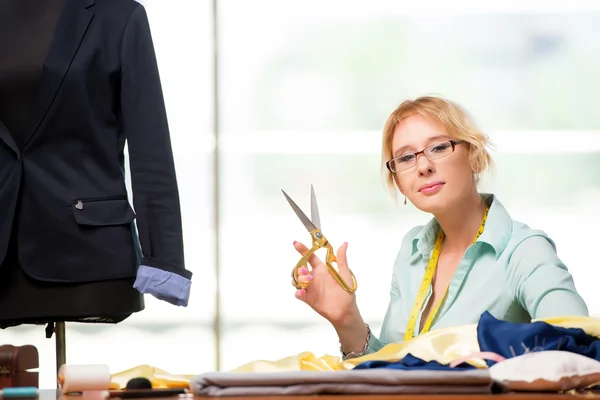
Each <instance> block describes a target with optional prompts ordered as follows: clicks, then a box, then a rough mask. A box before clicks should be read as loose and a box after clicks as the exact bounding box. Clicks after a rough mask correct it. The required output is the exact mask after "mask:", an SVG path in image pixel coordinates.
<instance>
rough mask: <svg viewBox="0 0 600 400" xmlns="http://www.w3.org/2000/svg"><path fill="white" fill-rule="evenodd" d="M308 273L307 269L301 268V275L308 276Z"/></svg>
mask: <svg viewBox="0 0 600 400" xmlns="http://www.w3.org/2000/svg"><path fill="white" fill-rule="evenodd" d="M307 272H308V271H307V270H306V268H304V267H302V268H300V273H301V274H306V273H307Z"/></svg>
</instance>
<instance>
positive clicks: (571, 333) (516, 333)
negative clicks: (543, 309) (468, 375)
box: [477, 311, 600, 366]
mask: <svg viewBox="0 0 600 400" xmlns="http://www.w3.org/2000/svg"><path fill="white" fill-rule="evenodd" d="M477 340H478V341H479V347H480V349H481V351H492V352H494V353H496V354H500V355H501V356H503V357H506V358H511V357H514V356H519V355H521V354H525V353H528V352H533V351H544V350H562V351H570V352H571V353H577V354H581V355H583V356H586V357H590V358H593V359H595V360H598V361H600V340H598V339H597V338H595V337H594V336H591V335H588V334H587V333H585V331H584V330H583V329H578V328H561V327H558V326H554V325H550V324H548V323H546V322H542V321H539V322H532V323H529V324H520V323H512V322H505V321H500V320H498V319H496V318H494V317H493V316H492V315H491V314H490V313H488V312H487V311H486V312H485V313H484V314H483V315H482V316H481V319H480V320H479V324H478V325H477ZM487 364H488V366H491V365H493V364H495V362H494V361H488V362H487Z"/></svg>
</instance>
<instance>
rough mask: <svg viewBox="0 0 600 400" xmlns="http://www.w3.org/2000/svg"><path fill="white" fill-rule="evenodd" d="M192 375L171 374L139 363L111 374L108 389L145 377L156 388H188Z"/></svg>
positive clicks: (117, 387)
mask: <svg viewBox="0 0 600 400" xmlns="http://www.w3.org/2000/svg"><path fill="white" fill-rule="evenodd" d="M195 375H197V374H193V375H172V374H170V373H168V372H167V371H164V370H162V369H160V368H156V367H152V366H150V365H139V366H137V367H134V368H131V369H128V370H125V371H121V372H119V373H116V374H113V375H112V376H111V382H110V389H112V390H118V389H122V388H124V387H125V386H127V382H129V380H131V379H133V378H146V379H148V380H149V381H150V382H152V387H153V388H157V389H167V388H189V386H190V380H191V379H192V377H194V376H195Z"/></svg>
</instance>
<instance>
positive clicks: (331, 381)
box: [190, 312, 600, 396]
mask: <svg viewBox="0 0 600 400" xmlns="http://www.w3.org/2000/svg"><path fill="white" fill-rule="evenodd" d="M599 338H600V320H597V319H594V318H590V317H565V318H553V319H545V320H537V321H532V322H531V323H529V324H519V323H510V322H505V321H501V320H497V319H495V318H494V317H493V316H492V315H490V314H489V313H487V312H486V313H484V314H483V315H482V316H481V318H480V320H479V323H478V324H476V325H466V326H462V327H455V328H447V329H441V330H437V331H432V332H429V333H427V334H424V335H422V336H419V337H417V338H415V339H413V340H411V341H409V342H405V343H397V344H389V345H387V346H385V347H384V348H383V349H381V350H380V351H378V352H377V353H374V354H370V355H367V356H364V357H360V358H356V359H352V360H347V361H341V360H340V359H339V358H338V357H333V356H324V357H322V358H316V357H314V356H313V355H312V354H311V353H301V354H300V355H297V356H294V357H288V358H286V359H283V360H279V361H254V362H252V363H249V364H245V365H243V366H241V367H239V368H237V369H235V370H233V371H228V372H208V373H204V374H200V375H197V376H195V377H193V378H192V379H191V381H190V389H191V391H192V392H193V393H194V394H196V395H200V396H253V395H254V396H261V395H299V394H303V395H306V394H405V393H461V394H470V393H499V392H506V391H535V392H541V391H543V392H564V391H568V390H577V389H584V388H589V387H593V386H595V385H596V384H600V341H599Z"/></svg>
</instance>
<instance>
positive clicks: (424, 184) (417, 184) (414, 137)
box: [392, 115, 476, 214]
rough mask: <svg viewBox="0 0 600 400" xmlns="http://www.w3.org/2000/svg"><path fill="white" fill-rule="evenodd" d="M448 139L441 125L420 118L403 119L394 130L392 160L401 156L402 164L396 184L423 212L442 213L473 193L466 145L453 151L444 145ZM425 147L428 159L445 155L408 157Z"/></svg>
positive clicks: (457, 146) (395, 177)
mask: <svg viewBox="0 0 600 400" xmlns="http://www.w3.org/2000/svg"><path fill="white" fill-rule="evenodd" d="M451 139H452V138H451V137H450V136H448V134H447V132H446V130H445V129H444V126H443V125H442V124H441V123H439V122H437V121H435V120H432V119H429V118H426V117H424V116H421V115H413V116H410V117H408V118H406V119H404V120H403V121H402V122H401V123H399V124H398V125H397V126H396V129H394V134H393V137H392V155H393V156H392V157H401V156H404V157H403V158H402V162H401V163H396V166H397V169H398V172H396V173H395V174H394V179H395V181H396V185H397V186H398V189H400V192H402V194H404V195H405V196H406V197H407V198H408V199H409V200H410V202H411V203H413V204H414V205H415V206H416V207H417V208H419V209H420V210H422V211H425V212H429V213H432V214H436V213H440V212H443V211H444V210H446V209H448V208H449V207H452V206H453V205H457V204H460V202H461V201H462V200H463V199H465V198H467V197H468V196H471V195H472V191H473V190H476V183H475V180H474V179H473V170H472V169H471V164H470V162H469V148H468V144H467V143H463V144H457V145H456V146H455V147H454V151H453V152H452V151H451V146H450V148H449V149H448V147H446V146H444V143H447V141H449V140H451ZM432 146H433V147H432ZM426 148H430V149H431V151H430V152H428V153H427V154H428V155H431V156H432V157H431V158H434V157H436V156H439V155H440V154H447V155H445V156H442V157H440V158H435V159H434V160H430V159H428V158H427V156H426V155H425V154H423V153H421V154H419V155H417V156H416V157H411V156H410V154H409V153H417V152H419V151H422V150H425V149H426ZM400 164H403V165H400ZM413 164H414V165H413ZM408 166H410V167H408ZM406 167H408V168H407V169H404V170H400V169H401V168H406Z"/></svg>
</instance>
